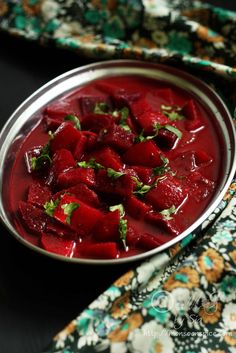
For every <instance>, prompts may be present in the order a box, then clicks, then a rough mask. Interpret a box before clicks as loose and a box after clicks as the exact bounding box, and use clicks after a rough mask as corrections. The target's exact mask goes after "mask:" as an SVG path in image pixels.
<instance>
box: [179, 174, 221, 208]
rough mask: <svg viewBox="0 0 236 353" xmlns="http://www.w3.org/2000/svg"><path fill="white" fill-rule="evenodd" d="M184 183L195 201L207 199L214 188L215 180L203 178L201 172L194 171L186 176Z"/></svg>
mask: <svg viewBox="0 0 236 353" xmlns="http://www.w3.org/2000/svg"><path fill="white" fill-rule="evenodd" d="M186 184H187V185H188V187H189V189H190V193H191V196H192V197H194V198H195V199H196V201H197V202H201V201H202V200H204V199H207V198H208V197H209V196H210V195H211V194H212V191H213V190H214V188H215V182H214V181H212V180H209V179H207V178H205V177H204V176H203V175H202V174H201V173H199V172H197V171H195V172H193V173H191V174H189V176H188V177H187V178H186Z"/></svg>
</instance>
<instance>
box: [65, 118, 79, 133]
mask: <svg viewBox="0 0 236 353" xmlns="http://www.w3.org/2000/svg"><path fill="white" fill-rule="evenodd" d="M64 120H65V121H68V120H70V121H72V122H73V123H74V124H75V128H76V129H77V130H81V124H80V121H79V118H78V117H77V116H75V115H73V114H69V115H66V116H65V118H64Z"/></svg>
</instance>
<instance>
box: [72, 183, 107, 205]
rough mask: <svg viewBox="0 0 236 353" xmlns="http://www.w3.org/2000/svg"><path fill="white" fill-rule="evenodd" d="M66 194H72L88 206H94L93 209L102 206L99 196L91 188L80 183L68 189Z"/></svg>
mask: <svg viewBox="0 0 236 353" xmlns="http://www.w3.org/2000/svg"><path fill="white" fill-rule="evenodd" d="M66 192H68V193H69V194H71V195H72V196H74V197H76V198H78V199H80V200H81V201H83V202H84V203H86V204H87V205H90V206H93V207H96V208H97V207H99V206H100V201H99V198H98V195H97V194H96V193H95V192H94V191H93V190H91V189H89V187H88V186H87V185H85V184H83V183H79V184H77V185H75V186H72V187H70V188H68V189H66Z"/></svg>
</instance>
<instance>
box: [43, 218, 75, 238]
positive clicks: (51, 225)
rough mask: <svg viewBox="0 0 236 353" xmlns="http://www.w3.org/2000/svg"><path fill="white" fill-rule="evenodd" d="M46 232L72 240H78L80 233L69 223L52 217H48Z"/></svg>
mask: <svg viewBox="0 0 236 353" xmlns="http://www.w3.org/2000/svg"><path fill="white" fill-rule="evenodd" d="M44 233H50V234H54V235H57V236H58V237H64V238H66V239H71V240H77V239H78V237H79V235H78V233H77V232H76V231H75V230H74V229H73V228H72V227H70V225H69V224H64V223H61V222H59V221H58V220H56V219H55V218H52V217H50V218H48V221H47V224H46V227H45V230H44Z"/></svg>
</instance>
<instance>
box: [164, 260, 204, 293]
mask: <svg viewBox="0 0 236 353" xmlns="http://www.w3.org/2000/svg"><path fill="white" fill-rule="evenodd" d="M198 286H199V276H198V273H197V271H196V270H194V269H193V268H191V267H187V266H186V267H183V268H181V269H180V270H178V271H176V272H174V273H173V274H172V275H171V276H170V277H169V278H168V280H167V281H166V282H165V284H164V286H163V288H164V289H165V290H167V291H172V290H173V289H175V288H179V287H181V288H194V287H198Z"/></svg>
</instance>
